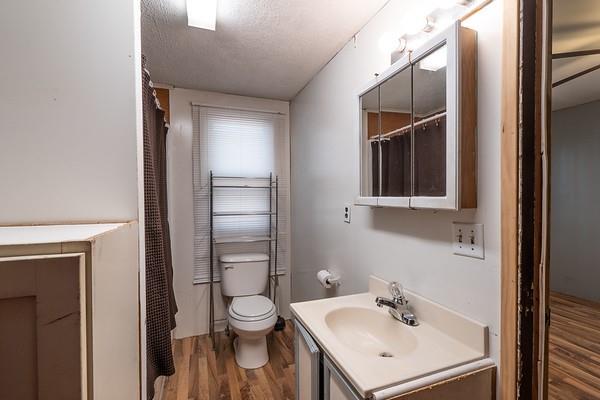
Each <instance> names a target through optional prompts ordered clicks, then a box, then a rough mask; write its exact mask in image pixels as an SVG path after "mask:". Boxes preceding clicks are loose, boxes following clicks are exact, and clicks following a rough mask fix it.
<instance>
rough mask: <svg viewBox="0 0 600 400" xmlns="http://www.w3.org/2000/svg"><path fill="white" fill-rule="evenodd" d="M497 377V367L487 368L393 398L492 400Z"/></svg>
mask: <svg viewBox="0 0 600 400" xmlns="http://www.w3.org/2000/svg"><path fill="white" fill-rule="evenodd" d="M495 377H496V368H495V367H491V368H485V369H482V370H479V371H474V372H471V373H468V374H464V375H461V376H459V377H456V378H452V379H448V380H447V381H443V382H440V383H438V384H436V385H432V386H429V387H425V388H422V389H418V390H415V391H414V392H411V393H407V394H404V395H402V396H398V397H394V398H393V399H392V400H439V399H444V400H465V399H477V400H492V399H494V398H495V396H496V385H495Z"/></svg>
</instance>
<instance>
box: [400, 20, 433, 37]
mask: <svg viewBox="0 0 600 400" xmlns="http://www.w3.org/2000/svg"><path fill="white" fill-rule="evenodd" d="M425 26H427V18H425V17H417V18H407V19H405V20H404V22H403V23H402V27H403V28H404V31H405V32H406V33H407V34H409V35H414V34H417V33H419V32H420V31H421V30H422V29H423V28H424V27H425Z"/></svg>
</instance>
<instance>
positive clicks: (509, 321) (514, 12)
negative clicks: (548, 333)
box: [500, 0, 545, 400]
mask: <svg viewBox="0 0 600 400" xmlns="http://www.w3.org/2000/svg"><path fill="white" fill-rule="evenodd" d="M544 1H545V0H535V1H529V0H527V1H525V0H505V1H504V23H503V25H504V37H503V72H502V79H503V80H502V82H503V83H502V138H501V204H502V206H501V207H502V211H501V239H502V246H501V258H502V260H501V269H502V270H501V321H502V322H501V338H500V344H501V350H500V353H501V354H500V383H501V386H500V393H501V398H502V399H506V400H516V399H527V400H529V399H536V398H537V397H538V394H539V385H540V379H539V375H540V373H542V375H543V370H544V368H543V366H541V368H540V365H539V363H538V362H539V359H538V358H539V357H538V355H539V354H540V352H539V348H540V346H543V343H540V342H541V341H540V335H539V333H540V329H542V330H543V328H541V327H540V320H541V319H542V318H540V312H542V313H543V310H541V308H540V296H543V295H544V294H543V293H541V291H540V277H541V274H542V272H541V268H542V267H541V265H540V260H541V250H542V241H541V238H542V228H543V227H542V209H543V207H542V195H541V193H542V156H541V154H542V149H541V137H542V124H541V117H542V105H543V104H544V103H543V102H542V96H543V93H542V92H543V89H542V88H543V85H542V73H541V71H542V62H543V57H541V55H542V49H543V40H542V27H543V26H544V24H543V14H542V5H543V3H544ZM542 278H543V276H542ZM542 304H543V302H542ZM540 370H541V371H540Z"/></svg>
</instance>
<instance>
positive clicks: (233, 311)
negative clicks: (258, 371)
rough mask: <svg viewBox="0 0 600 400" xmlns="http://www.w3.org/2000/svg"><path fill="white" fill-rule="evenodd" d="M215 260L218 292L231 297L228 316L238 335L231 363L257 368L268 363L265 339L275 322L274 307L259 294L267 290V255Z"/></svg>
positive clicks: (257, 254) (233, 256) (245, 255)
mask: <svg viewBox="0 0 600 400" xmlns="http://www.w3.org/2000/svg"><path fill="white" fill-rule="evenodd" d="M219 261H220V264H221V293H222V294H223V295H224V296H229V297H233V299H232V301H231V305H230V306H229V313H228V314H229V325H230V326H231V327H232V328H233V330H234V331H235V333H237V335H238V337H237V338H236V339H235V341H234V342H233V346H234V350H235V361H236V362H237V364H238V365H239V366H240V367H242V368H246V369H253V368H260V367H262V366H263V365H265V364H266V363H267V362H268V361H269V353H268V351H267V338H266V336H267V334H268V333H269V332H271V330H272V329H273V327H274V326H275V322H276V321H277V310H276V309H275V305H274V304H273V302H272V301H271V300H270V299H269V298H267V297H265V296H262V295H261V293H262V292H264V290H265V288H266V287H267V279H268V274H269V256H268V255H267V254H263V253H244V254H224V255H221V256H220V257H219Z"/></svg>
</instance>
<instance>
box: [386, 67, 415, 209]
mask: <svg viewBox="0 0 600 400" xmlns="http://www.w3.org/2000/svg"><path fill="white" fill-rule="evenodd" d="M379 98H380V100H379V103H380V113H379V114H380V120H381V135H380V136H381V137H380V147H381V158H380V159H381V167H380V168H381V192H380V196H381V197H380V199H379V205H380V206H395V207H408V205H409V203H408V199H409V197H410V195H411V189H412V176H411V162H412V143H411V142H412V112H411V109H412V104H411V102H412V99H411V98H412V95H411V68H410V65H407V66H406V67H405V68H404V69H402V70H400V71H398V72H396V73H395V74H394V75H393V76H392V77H390V78H388V79H387V80H385V81H384V82H383V83H382V84H381V86H380V87H379Z"/></svg>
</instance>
